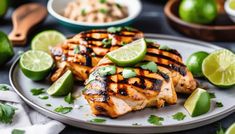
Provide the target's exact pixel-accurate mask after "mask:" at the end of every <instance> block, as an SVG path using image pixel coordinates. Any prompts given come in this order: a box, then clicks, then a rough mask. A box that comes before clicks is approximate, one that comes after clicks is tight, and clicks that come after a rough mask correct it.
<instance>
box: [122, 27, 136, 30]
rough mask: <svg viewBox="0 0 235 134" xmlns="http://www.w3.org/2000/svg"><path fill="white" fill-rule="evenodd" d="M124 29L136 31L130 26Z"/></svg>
mask: <svg viewBox="0 0 235 134" xmlns="http://www.w3.org/2000/svg"><path fill="white" fill-rule="evenodd" d="M124 29H126V30H127V31H134V30H135V29H134V28H132V27H128V26H125V27H124Z"/></svg>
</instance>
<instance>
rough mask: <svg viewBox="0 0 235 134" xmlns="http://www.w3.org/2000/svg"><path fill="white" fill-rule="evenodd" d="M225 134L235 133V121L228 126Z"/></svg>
mask: <svg viewBox="0 0 235 134" xmlns="http://www.w3.org/2000/svg"><path fill="white" fill-rule="evenodd" d="M225 134H235V123H233V125H232V126H230V127H229V128H228V130H227V131H226V133H225Z"/></svg>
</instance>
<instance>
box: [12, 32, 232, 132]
mask: <svg viewBox="0 0 235 134" xmlns="http://www.w3.org/2000/svg"><path fill="white" fill-rule="evenodd" d="M144 35H145V38H150V39H165V40H173V41H181V42H186V43H190V44H198V45H199V46H205V47H209V48H212V49H223V47H219V46H216V45H213V44H211V43H207V42H204V41H198V40H194V39H188V38H184V37H177V36H169V35H163V34H153V33H146V34H144ZM19 58H20V56H19V57H18V58H17V59H16V60H15V61H14V62H13V64H12V66H11V68H10V71H9V81H10V84H11V86H12V88H13V89H14V91H15V92H16V93H17V94H18V95H19V96H20V97H21V98H22V99H23V100H24V101H25V102H26V103H27V104H28V105H30V106H31V107H33V108H34V109H35V110H36V111H38V112H40V113H42V114H43V115H45V116H48V115H49V116H48V117H49V118H53V119H55V120H59V121H61V122H63V123H66V124H69V125H72V126H75V127H80V128H86V129H89V130H95V131H100V132H110V131H105V130H101V129H99V130H97V129H96V128H92V127H89V126H93V127H104V128H105V127H113V128H125V129H137V130H138V129H149V128H154V129H153V130H152V131H153V132H152V133H156V132H154V130H155V129H164V127H177V126H181V127H182V126H188V127H185V128H184V127H182V128H178V130H174V131H173V130H171V131H159V132H176V131H182V130H188V129H192V128H197V127H200V126H203V125H206V124H210V123H212V122H215V121H218V120H220V119H222V118H224V117H226V116H228V115H230V114H232V113H233V112H235V105H234V106H233V107H231V108H230V109H227V110H224V111H223V112H220V113H217V114H215V115H212V116H208V117H205V118H202V119H198V120H195V121H189V122H187V123H180V124H176V125H175V124H174V125H161V126H153V125H149V126H123V125H113V124H97V123H91V122H88V121H83V120H80V119H74V118H71V117H68V116H66V115H63V114H59V113H56V112H53V111H51V110H48V109H46V108H44V107H42V106H39V105H37V104H36V103H34V102H32V101H31V100H30V99H28V98H27V97H26V96H25V95H24V94H22V93H21V91H20V90H18V89H17V88H16V86H15V84H14V81H13V75H14V70H15V68H16V66H17V65H18V62H19ZM72 122H74V123H75V122H76V123H79V124H81V123H84V124H83V126H78V125H76V124H73V123H72ZM199 122H201V124H200V125H195V124H197V123H199ZM202 122H203V123H202ZM84 125H85V126H84ZM87 125H88V127H87ZM194 125H195V126H194ZM107 130H108V129H107ZM125 132H126V131H125ZM113 133H114V132H113ZM127 133H132V132H127ZM150 133H151V132H150Z"/></svg>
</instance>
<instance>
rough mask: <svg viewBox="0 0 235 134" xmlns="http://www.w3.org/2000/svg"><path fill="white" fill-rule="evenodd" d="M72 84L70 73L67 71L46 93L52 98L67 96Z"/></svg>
mask: <svg viewBox="0 0 235 134" xmlns="http://www.w3.org/2000/svg"><path fill="white" fill-rule="evenodd" d="M73 82H74V80H73V75H72V72H71V71H70V70H68V71H66V72H65V73H64V74H63V75H62V76H61V77H60V78H59V79H58V80H57V81H55V82H54V83H53V84H52V85H51V87H50V88H49V89H48V90H47V93H48V94H49V95H52V96H63V95H67V94H68V93H69V92H70V91H71V90H72V89H73Z"/></svg>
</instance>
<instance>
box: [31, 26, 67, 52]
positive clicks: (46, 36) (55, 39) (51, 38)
mask: <svg viewBox="0 0 235 134" xmlns="http://www.w3.org/2000/svg"><path fill="white" fill-rule="evenodd" d="M65 40H66V37H65V36H64V35H63V34H61V33H60V32H58V31H55V30H48V31H43V32H41V33H39V34H37V35H36V36H35V37H34V38H33V40H32V42H31V47H32V50H41V51H45V52H47V53H50V48H52V47H54V46H56V45H58V44H60V43H62V42H64V41H65Z"/></svg>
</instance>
